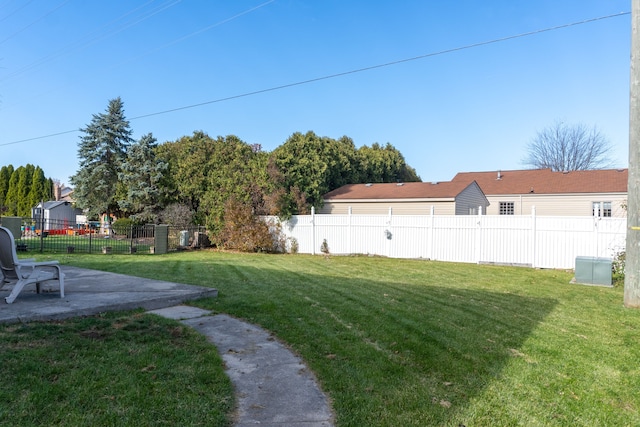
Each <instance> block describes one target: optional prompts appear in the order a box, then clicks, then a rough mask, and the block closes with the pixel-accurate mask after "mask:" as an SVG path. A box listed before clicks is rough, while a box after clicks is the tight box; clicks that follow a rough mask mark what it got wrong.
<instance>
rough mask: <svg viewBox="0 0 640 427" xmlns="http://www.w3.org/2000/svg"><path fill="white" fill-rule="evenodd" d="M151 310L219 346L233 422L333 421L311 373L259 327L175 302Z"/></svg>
mask: <svg viewBox="0 0 640 427" xmlns="http://www.w3.org/2000/svg"><path fill="white" fill-rule="evenodd" d="M151 313H155V314H158V315H161V316H164V317H168V318H171V319H177V320H180V321H181V322H182V323H184V324H186V325H189V326H191V327H192V328H194V329H195V330H197V331H198V332H200V333H202V334H204V335H205V336H206V337H207V338H208V340H209V341H210V342H212V343H213V344H215V346H216V347H217V348H218V352H219V353H220V355H221V356H222V359H223V360H224V362H225V369H226V371H227V374H228V375H229V377H230V378H231V381H232V382H233V385H234V387H235V390H236V398H237V404H238V407H237V412H236V420H235V421H236V422H235V426H237V427H249V426H252V427H254V426H257V425H259V426H261V427H276V426H278V427H283V426H287V427H328V426H332V425H333V422H332V419H333V417H332V414H331V410H330V407H329V402H328V399H327V398H326V396H325V395H324V394H323V393H322V391H321V390H320V388H319V387H318V385H317V382H316V379H315V377H314V375H313V373H312V372H311V371H309V369H308V368H307V367H306V366H305V364H304V362H303V361H302V360H301V359H300V358H298V357H297V356H295V355H294V354H293V353H291V351H289V350H288V349H287V348H286V347H285V346H284V345H282V344H281V343H279V342H278V341H277V340H276V339H275V338H274V337H273V336H271V335H270V334H269V333H267V332H266V331H264V330H263V329H261V328H259V327H257V326H255V325H251V324H248V323H246V322H243V321H240V320H238V319H235V318H233V317H229V316H227V315H224V314H218V315H211V314H210V313H209V312H208V311H206V310H201V309H199V308H195V307H188V306H176V307H169V308H164V309H159V310H153V311H151Z"/></svg>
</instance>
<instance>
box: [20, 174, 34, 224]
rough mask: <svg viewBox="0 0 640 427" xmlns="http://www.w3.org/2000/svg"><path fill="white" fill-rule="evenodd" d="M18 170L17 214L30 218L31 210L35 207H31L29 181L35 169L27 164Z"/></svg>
mask: <svg viewBox="0 0 640 427" xmlns="http://www.w3.org/2000/svg"><path fill="white" fill-rule="evenodd" d="M18 169H19V173H18V200H17V203H18V205H17V214H18V216H22V217H30V216H31V208H32V207H33V206H35V205H31V199H30V197H29V193H30V192H31V180H32V179H33V173H34V171H35V170H36V168H35V166H33V165H32V164H27V165H26V166H25V167H23V168H18Z"/></svg>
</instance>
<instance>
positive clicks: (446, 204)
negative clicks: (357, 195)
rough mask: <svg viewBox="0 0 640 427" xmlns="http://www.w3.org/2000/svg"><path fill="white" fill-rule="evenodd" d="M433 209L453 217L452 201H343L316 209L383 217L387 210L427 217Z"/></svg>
mask: <svg viewBox="0 0 640 427" xmlns="http://www.w3.org/2000/svg"><path fill="white" fill-rule="evenodd" d="M431 206H433V207H434V210H435V213H436V215H455V213H456V210H455V209H456V205H455V202H454V201H453V199H451V200H447V201H438V200H434V201H424V202H402V201H389V200H383V201H380V202H371V201H367V202H359V201H354V200H350V201H345V202H338V201H332V202H327V203H325V204H324V206H323V207H322V208H320V209H318V213H319V214H332V215H346V214H348V213H349V208H351V213H352V214H357V215H385V214H387V213H388V212H389V208H391V209H392V210H393V214H394V215H428V214H429V213H430V212H431Z"/></svg>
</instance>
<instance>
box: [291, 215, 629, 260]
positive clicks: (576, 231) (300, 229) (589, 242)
mask: <svg viewBox="0 0 640 427" xmlns="http://www.w3.org/2000/svg"><path fill="white" fill-rule="evenodd" d="M282 231H283V233H284V234H285V236H286V237H287V238H289V242H291V241H292V239H293V238H295V240H296V241H297V244H298V252H299V253H308V254H318V253H320V246H321V245H322V242H323V241H324V240H326V241H327V245H328V247H329V251H330V253H332V254H336V255H338V254H340V255H345V254H371V255H382V256H387V257H391V258H422V259H431V260H438V261H453V262H468V263H495V264H512V265H524V266H530V267H536V268H561V269H572V268H574V266H575V258H576V257H577V256H592V257H610V258H612V257H614V256H615V254H616V253H618V252H620V251H623V250H624V249H625V239H626V218H595V217H566V216H553V217H551V216H536V214H535V209H534V211H533V212H532V213H531V215H473V216H470V215H469V216H467V215H464V216H460V215H458V216H453V215H393V214H392V212H391V210H390V211H389V214H388V215H353V214H347V215H316V214H313V213H312V214H311V215H297V216H294V217H292V218H291V219H290V220H289V221H286V222H283V223H282Z"/></svg>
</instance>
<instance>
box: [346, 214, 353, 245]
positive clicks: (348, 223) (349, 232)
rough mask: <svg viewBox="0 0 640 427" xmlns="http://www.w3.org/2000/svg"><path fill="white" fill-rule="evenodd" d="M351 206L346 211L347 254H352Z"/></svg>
mask: <svg viewBox="0 0 640 427" xmlns="http://www.w3.org/2000/svg"><path fill="white" fill-rule="evenodd" d="M351 213H352V210H351V206H349V210H348V211H347V233H348V234H347V236H348V237H347V239H348V240H347V253H348V254H352V253H353V248H352V247H351V234H352V230H351Z"/></svg>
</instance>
